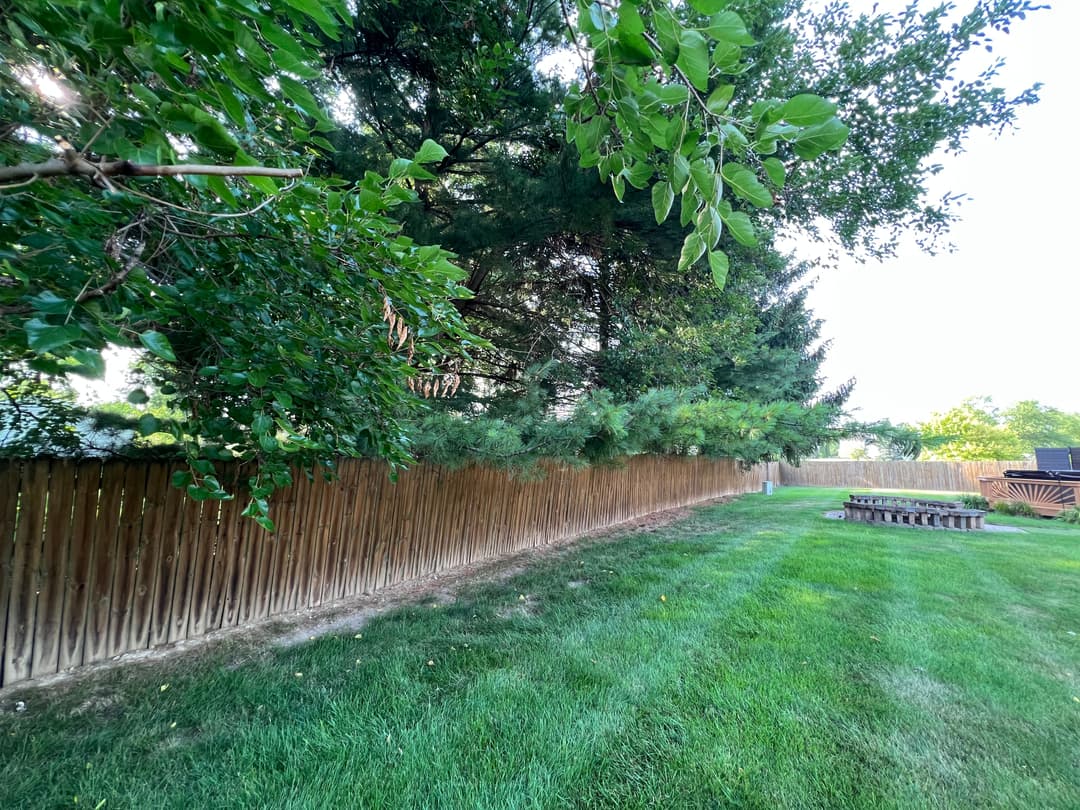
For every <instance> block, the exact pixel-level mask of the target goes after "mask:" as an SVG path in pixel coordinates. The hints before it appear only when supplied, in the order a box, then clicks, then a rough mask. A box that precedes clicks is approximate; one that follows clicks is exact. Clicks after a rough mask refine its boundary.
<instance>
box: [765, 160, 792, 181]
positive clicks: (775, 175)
mask: <svg viewBox="0 0 1080 810" xmlns="http://www.w3.org/2000/svg"><path fill="white" fill-rule="evenodd" d="M761 165H762V167H763V168H764V169H765V174H767V175H768V176H769V180H771V181H772V184H773V185H774V186H776V187H777V188H783V187H784V183H785V181H786V180H787V169H785V168H784V164H783V162H781V161H780V159H779V158H774V157H771V158H766V159H765V160H764V161H762V164H761Z"/></svg>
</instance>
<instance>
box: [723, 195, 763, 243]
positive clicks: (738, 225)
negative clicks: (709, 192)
mask: <svg viewBox="0 0 1080 810" xmlns="http://www.w3.org/2000/svg"><path fill="white" fill-rule="evenodd" d="M719 211H720V218H721V219H722V220H723V221H724V224H725V225H726V226H727V229H728V233H730V234H731V235H732V237H734V239H735V241H736V242H738V243H739V244H740V245H746V246H747V247H754V246H755V245H756V244H757V235H756V234H755V233H754V224H753V223H752V222H751V221H750V216H749V215H748V214H747V213H746V212H745V211H733V210H732V208H731V205H730V203H727V202H723V203H721V204H720V206H719Z"/></svg>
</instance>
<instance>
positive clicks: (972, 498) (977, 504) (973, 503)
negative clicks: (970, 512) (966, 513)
mask: <svg viewBox="0 0 1080 810" xmlns="http://www.w3.org/2000/svg"><path fill="white" fill-rule="evenodd" d="M960 502H961V503H962V504H964V508H966V509H982V510H983V511H985V512H989V511H990V501H988V500H986V498H984V497H983V496H982V495H972V494H967V495H961V496H960Z"/></svg>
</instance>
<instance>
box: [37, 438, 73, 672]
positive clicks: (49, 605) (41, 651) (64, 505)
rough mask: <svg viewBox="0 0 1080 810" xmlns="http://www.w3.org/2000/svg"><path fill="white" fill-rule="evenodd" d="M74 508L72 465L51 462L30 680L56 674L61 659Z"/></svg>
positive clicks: (58, 460)
mask: <svg viewBox="0 0 1080 810" xmlns="http://www.w3.org/2000/svg"><path fill="white" fill-rule="evenodd" d="M74 505H75V464H74V462H72V461H67V460H61V459H54V460H53V462H52V464H51V465H50V466H49V504H48V506H47V507H46V511H45V530H44V534H43V537H42V541H41V563H40V565H39V566H38V569H37V572H36V573H37V591H38V607H37V616H36V621H35V622H34V654H33V660H32V664H31V667H30V674H31V677H33V676H35V675H43V674H44V675H48V674H49V673H52V672H56V670H57V666H58V664H59V659H60V639H61V636H62V635H63V626H62V624H61V619H62V618H63V614H64V591H65V590H66V582H65V579H66V574H67V567H68V565H67V563H68V553H69V551H70V550H71V520H72V515H71V512H72V509H73V508H74Z"/></svg>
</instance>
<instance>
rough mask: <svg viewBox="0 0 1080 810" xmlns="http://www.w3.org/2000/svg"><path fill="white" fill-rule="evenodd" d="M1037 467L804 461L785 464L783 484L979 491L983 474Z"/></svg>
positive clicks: (1019, 463)
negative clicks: (794, 464)
mask: <svg viewBox="0 0 1080 810" xmlns="http://www.w3.org/2000/svg"><path fill="white" fill-rule="evenodd" d="M1034 467H1035V462H1034V461H833V460H823V461H804V462H802V464H800V465H799V466H798V467H793V466H792V465H790V464H784V463H781V465H780V473H779V479H780V481H779V482H780V483H781V484H782V485H784V486H791V487H844V488H851V489H864V488H867V487H870V488H873V489H907V490H915V491H918V492H978V491H979V476H980V475H1001V474H1002V472H1003V471H1004V470H1026V469H1034Z"/></svg>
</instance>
